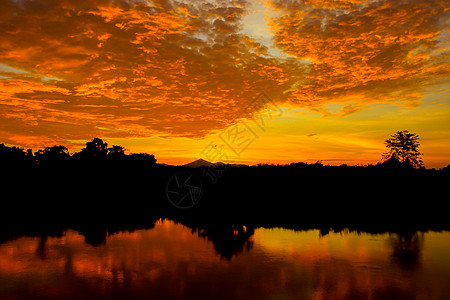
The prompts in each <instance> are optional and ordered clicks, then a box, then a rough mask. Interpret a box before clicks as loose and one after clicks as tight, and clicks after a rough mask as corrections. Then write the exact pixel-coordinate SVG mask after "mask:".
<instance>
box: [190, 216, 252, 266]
mask: <svg viewBox="0 0 450 300" xmlns="http://www.w3.org/2000/svg"><path fill="white" fill-rule="evenodd" d="M186 226H188V227H190V228H191V229H192V231H193V232H197V234H198V236H200V237H203V238H207V239H208V240H210V241H211V242H212V243H213V245H214V248H215V250H216V251H217V252H218V253H219V254H220V255H221V256H222V257H224V258H226V259H227V260H230V259H231V258H232V257H233V255H238V254H239V253H241V252H242V251H244V250H247V251H248V250H250V249H251V248H252V246H253V242H252V241H251V240H250V237H251V236H252V235H253V234H254V233H255V230H254V228H253V227H247V226H244V225H233V224H207V225H197V226H192V225H191V226H189V225H186Z"/></svg>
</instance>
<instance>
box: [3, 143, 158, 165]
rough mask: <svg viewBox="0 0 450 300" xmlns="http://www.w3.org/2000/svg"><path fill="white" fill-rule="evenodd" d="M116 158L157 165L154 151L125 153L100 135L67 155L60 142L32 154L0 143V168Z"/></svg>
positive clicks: (121, 148) (29, 151) (112, 159)
mask: <svg viewBox="0 0 450 300" xmlns="http://www.w3.org/2000/svg"><path fill="white" fill-rule="evenodd" d="M119 161H122V162H145V163H146V164H147V165H155V164H156V158H155V156H154V155H153V154H148V153H132V154H126V153H125V148H124V147H122V146H119V145H112V146H111V147H108V144H107V143H106V142H104V141H103V140H102V139H99V138H94V139H93V140H92V141H90V142H87V143H86V146H85V147H84V148H83V149H81V151H79V152H75V153H73V154H70V153H69V150H68V149H67V148H66V147H65V146H61V145H54V146H52V147H45V148H44V149H40V150H37V151H35V152H34V153H33V150H32V149H27V150H25V149H23V148H19V147H15V146H12V147H8V146H6V145H4V144H0V163H1V165H2V166H3V167H8V166H10V167H46V166H55V165H66V163H70V162H72V163H85V164H86V163H87V164H96V163H102V162H119Z"/></svg>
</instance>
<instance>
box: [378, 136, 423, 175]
mask: <svg viewBox="0 0 450 300" xmlns="http://www.w3.org/2000/svg"><path fill="white" fill-rule="evenodd" d="M384 144H385V145H386V148H388V151H387V152H385V153H383V155H382V156H383V159H384V160H385V162H384V163H383V164H384V165H387V166H405V167H413V168H422V167H423V161H422V158H421V156H422V153H420V151H419V145H420V143H419V136H418V135H417V134H416V133H411V132H409V131H408V130H402V131H397V132H396V133H395V134H393V135H391V138H389V139H387V140H386V141H385V142H384Z"/></svg>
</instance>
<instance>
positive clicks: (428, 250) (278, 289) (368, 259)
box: [0, 221, 450, 299]
mask: <svg viewBox="0 0 450 300" xmlns="http://www.w3.org/2000/svg"><path fill="white" fill-rule="evenodd" d="M217 232H218V230H217V229H216V230H215V231H213V230H212V229H211V228H210V229H207V230H197V231H193V230H192V229H191V228H188V227H185V226H184V225H181V224H176V223H174V222H171V221H164V222H161V221H159V222H157V223H156V226H155V228H153V229H148V230H136V231H134V232H119V233H116V234H113V235H110V236H108V237H107V239H106V243H104V244H101V245H99V246H93V245H91V244H87V243H86V242H85V238H84V236H82V235H80V234H79V233H78V232H76V231H66V232H65V234H64V235H63V236H62V237H48V238H46V239H41V238H39V237H22V238H19V239H16V240H13V241H9V242H5V243H3V244H2V245H0V299H10V298H11V299H29V298H37V299H48V298H57V299H62V298H64V299H81V298H85V299H90V298H93V299H125V298H126V299H130V298H144V299H150V298H152V299H162V298H164V299H361V298H362V299H450V288H449V287H448V282H449V280H450V257H449V255H448V250H449V247H450V233H449V232H444V233H437V232H428V233H415V234H405V235H402V236H399V235H396V234H395V235H394V234H390V235H389V234H379V235H370V234H364V233H361V234H356V233H348V232H341V233H333V232H331V233H330V234H328V235H325V236H321V235H320V232H319V231H317V230H310V231H293V230H285V229H279V228H276V229H256V230H255V231H254V233H253V232H252V233H253V234H250V235H247V236H246V239H247V241H246V242H245V243H237V244H236V245H238V246H236V247H239V248H241V249H237V250H239V251H235V252H233V253H234V255H232V256H231V257H229V256H227V255H224V254H223V253H221V251H222V249H223V246H221V245H220V244H221V243H223V242H221V241H220V239H221V238H222V236H223V235H224V234H223V232H222V231H221V233H220V234H218V233H217ZM232 233H233V234H234V236H236V235H239V234H241V233H242V232H241V233H240V232H238V231H237V229H234V231H232ZM199 235H201V236H203V237H199ZM225 240H226V241H228V240H227V239H225Z"/></svg>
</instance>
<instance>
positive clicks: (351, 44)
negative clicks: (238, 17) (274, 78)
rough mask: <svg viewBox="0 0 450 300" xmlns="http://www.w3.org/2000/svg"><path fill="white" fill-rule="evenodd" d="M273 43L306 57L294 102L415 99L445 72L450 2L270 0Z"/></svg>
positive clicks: (448, 70)
mask: <svg viewBox="0 0 450 300" xmlns="http://www.w3.org/2000/svg"><path fill="white" fill-rule="evenodd" d="M271 4H272V6H273V7H274V8H275V9H276V10H277V11H278V12H279V13H280V14H281V16H279V17H276V18H272V20H271V26H272V30H273V31H274V34H275V38H274V39H275V43H276V45H277V46H278V47H280V48H281V49H283V51H285V52H286V53H288V54H290V55H292V56H295V57H297V58H301V59H308V60H309V61H310V62H311V64H310V71H309V73H308V79H307V80H306V82H302V83H299V84H298V88H297V89H295V90H293V91H292V92H291V97H290V100H291V101H292V102H294V103H300V104H302V103H305V102H307V103H309V105H311V106H316V105H319V106H320V105H322V104H323V102H328V101H333V102H342V101H348V99H349V98H352V97H353V98H355V97H356V98H359V100H358V101H359V102H360V103H371V102H372V103H374V102H375V103H376V102H380V101H399V100H409V99H415V98H417V97H416V96H414V97H410V95H418V94H419V95H422V91H423V89H424V87H427V86H429V85H432V84H436V83H440V82H442V81H443V78H445V79H447V78H448V76H449V75H450V64H449V61H448V54H449V53H448V50H445V49H443V48H441V47H440V46H439V45H440V40H439V39H440V37H441V35H442V34H443V33H444V32H445V29H446V28H447V27H448V24H447V22H446V20H447V19H448V17H449V13H448V8H449V5H448V3H446V2H444V1H439V0H429V1H415V0H410V1H394V0H392V1H391V0H386V1H344V0H343V1H312V0H309V1H295V2H288V1H272V3H271Z"/></svg>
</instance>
